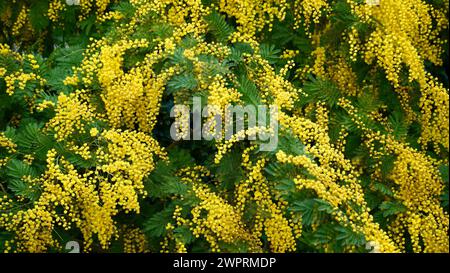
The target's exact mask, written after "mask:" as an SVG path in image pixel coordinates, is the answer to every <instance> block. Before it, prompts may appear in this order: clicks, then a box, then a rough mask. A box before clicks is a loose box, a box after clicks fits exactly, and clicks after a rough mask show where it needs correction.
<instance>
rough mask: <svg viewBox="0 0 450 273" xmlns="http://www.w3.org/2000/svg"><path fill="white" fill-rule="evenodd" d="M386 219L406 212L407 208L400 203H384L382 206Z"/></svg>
mask: <svg viewBox="0 0 450 273" xmlns="http://www.w3.org/2000/svg"><path fill="white" fill-rule="evenodd" d="M380 209H381V211H382V212H383V216H384V217H388V216H391V215H395V214H398V213H402V212H406V207H405V205H403V204H402V203H401V202H399V201H384V202H383V203H381V205H380Z"/></svg>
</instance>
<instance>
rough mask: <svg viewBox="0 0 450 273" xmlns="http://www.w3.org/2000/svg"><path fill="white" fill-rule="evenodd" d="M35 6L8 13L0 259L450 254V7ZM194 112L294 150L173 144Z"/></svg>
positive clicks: (189, 1) (194, 0) (239, 135)
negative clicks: (77, 249)
mask: <svg viewBox="0 0 450 273" xmlns="http://www.w3.org/2000/svg"><path fill="white" fill-rule="evenodd" d="M39 1H42V3H41V4H42V5H31V4H29V3H28V2H29V1H22V0H13V1H11V3H8V4H2V5H4V6H1V8H2V9H1V11H0V21H1V23H2V26H3V25H4V26H6V28H5V29H2V33H0V111H2V112H0V231H1V232H3V231H4V232H5V234H6V233H7V234H8V236H9V237H8V238H7V239H5V240H3V239H2V238H0V249H3V250H4V251H5V252H46V251H64V249H63V247H64V244H65V242H66V241H68V240H77V241H80V242H82V248H83V251H85V252H89V251H92V252H96V251H111V252H114V251H123V252H127V253H138V252H141V253H143V252H156V251H159V252H180V253H184V252H196V251H197V252H276V253H285V252H311V251H316V252H368V249H367V248H366V246H367V244H368V243H370V244H375V245H376V246H377V250H378V251H380V252H393V253H398V252H448V248H449V237H448V231H449V214H448V152H449V89H448V77H447V74H446V73H447V72H445V71H444V69H443V66H444V65H445V64H447V65H448V60H445V58H444V57H445V56H447V57H448V52H446V51H445V49H444V48H445V46H446V45H447V46H448V41H447V39H448V18H447V17H448V12H449V11H448V7H444V6H441V5H438V4H435V3H431V2H433V1H425V0H405V1H397V0H380V1H354V0H346V1H325V0H315V1H314V0H293V1H290V0H216V1H201V0H175V1H172V0H130V1H120V0H97V1H93V0H89V1H80V4H79V5H73V4H68V3H66V1H63V0H50V1H47V0H45V1H44V0H39ZM441 2H446V4H447V5H448V0H447V1H441ZM444 4H445V3H444ZM35 9H39V10H37V11H36V10H35ZM40 20H42V21H40ZM49 43H50V44H49ZM51 43H54V44H57V45H53V44H51ZM194 97H198V98H201V102H202V105H204V104H208V105H212V106H214V107H215V108H214V109H213V110H212V112H214V113H215V114H216V115H219V116H220V117H225V116H226V115H227V112H226V108H227V106H229V105H234V106H236V105H239V106H245V105H255V106H256V105H265V106H268V105H271V106H275V108H273V109H276V110H273V111H272V112H270V113H269V112H268V113H264V114H260V113H259V115H265V114H267V115H269V116H271V117H274V116H277V117H278V119H277V126H279V130H278V127H277V130H276V131H274V130H273V129H274V128H268V127H267V126H265V125H264V124H263V125H261V124H259V123H258V125H257V126H255V127H250V128H245V129H243V130H241V131H238V132H234V134H233V135H232V136H231V138H229V139H226V138H225V135H224V134H223V132H224V129H223V128H221V132H222V135H221V137H217V138H215V139H214V140H212V141H206V140H202V141H191V142H189V141H183V140H174V139H171V138H170V134H169V133H168V132H169V130H170V128H169V127H170V123H171V121H173V119H171V118H170V108H171V107H172V106H173V105H174V104H183V105H186V106H188V107H190V106H191V105H192V104H193V98H194ZM175 116H176V117H177V118H178V117H180V113H177V114H176V115H175ZM183 118H184V120H183V121H184V122H185V123H184V124H186V123H187V124H188V125H190V123H189V122H191V120H190V116H189V117H183ZM258 118H260V117H258ZM244 119H245V120H246V121H247V123H248V124H249V123H250V122H248V120H249V117H248V115H247V116H246V117H244ZM177 121H178V122H180V120H177ZM203 121H204V122H211V121H213V117H211V116H205V115H203ZM211 124H212V125H217V124H216V123H210V125H211ZM190 129H191V128H189V126H188V128H184V127H183V128H179V129H178V131H177V132H176V134H177V136H184V137H186V136H187V135H190V133H191V130H190ZM209 129H211V128H209ZM275 134H276V136H277V140H278V145H277V147H276V149H275V150H274V151H269V152H268V151H260V150H258V146H259V144H261V142H264V141H262V140H261V141H260V140H254V138H253V139H251V137H255V136H257V135H258V136H260V135H270V136H272V137H273V136H274V135H275ZM245 138H247V139H245ZM242 139H245V140H243V141H242ZM445 198H446V199H445ZM118 249H119V250H118Z"/></svg>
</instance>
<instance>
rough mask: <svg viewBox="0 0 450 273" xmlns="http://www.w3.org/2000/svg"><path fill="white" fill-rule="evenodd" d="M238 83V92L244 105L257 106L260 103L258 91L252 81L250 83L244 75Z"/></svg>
mask: <svg viewBox="0 0 450 273" xmlns="http://www.w3.org/2000/svg"><path fill="white" fill-rule="evenodd" d="M238 83H239V87H238V91H239V92H240V93H241V94H242V97H241V99H242V100H243V101H244V102H245V103H247V104H252V105H259V104H260V103H261V98H260V96H259V93H258V89H257V88H256V85H255V84H254V83H253V82H252V81H250V80H249V79H248V78H247V77H246V76H245V75H241V76H240V77H239V81H238Z"/></svg>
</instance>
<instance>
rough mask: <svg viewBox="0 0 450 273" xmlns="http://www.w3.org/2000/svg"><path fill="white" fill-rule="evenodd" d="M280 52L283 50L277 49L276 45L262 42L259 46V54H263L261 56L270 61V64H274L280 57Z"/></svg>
mask: <svg viewBox="0 0 450 273" xmlns="http://www.w3.org/2000/svg"><path fill="white" fill-rule="evenodd" d="M280 53H281V50H279V49H276V48H275V45H268V44H262V45H261V46H260V47H259V54H261V57H263V58H264V59H266V60H267V61H269V63H270V64H274V63H276V62H277V61H278V60H279V59H280V58H279V56H278V55H279V54H280Z"/></svg>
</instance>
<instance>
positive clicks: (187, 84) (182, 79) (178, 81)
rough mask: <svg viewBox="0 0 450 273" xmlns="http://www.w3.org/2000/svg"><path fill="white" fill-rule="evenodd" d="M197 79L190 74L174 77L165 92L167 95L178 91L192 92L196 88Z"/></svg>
mask: <svg viewBox="0 0 450 273" xmlns="http://www.w3.org/2000/svg"><path fill="white" fill-rule="evenodd" d="M197 84H198V83H197V79H196V78H195V76H194V74H192V73H185V74H180V75H175V76H173V77H172V79H170V81H169V82H168V83H167V91H168V93H169V94H172V93H174V92H177V91H179V90H194V89H195V88H197Z"/></svg>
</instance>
